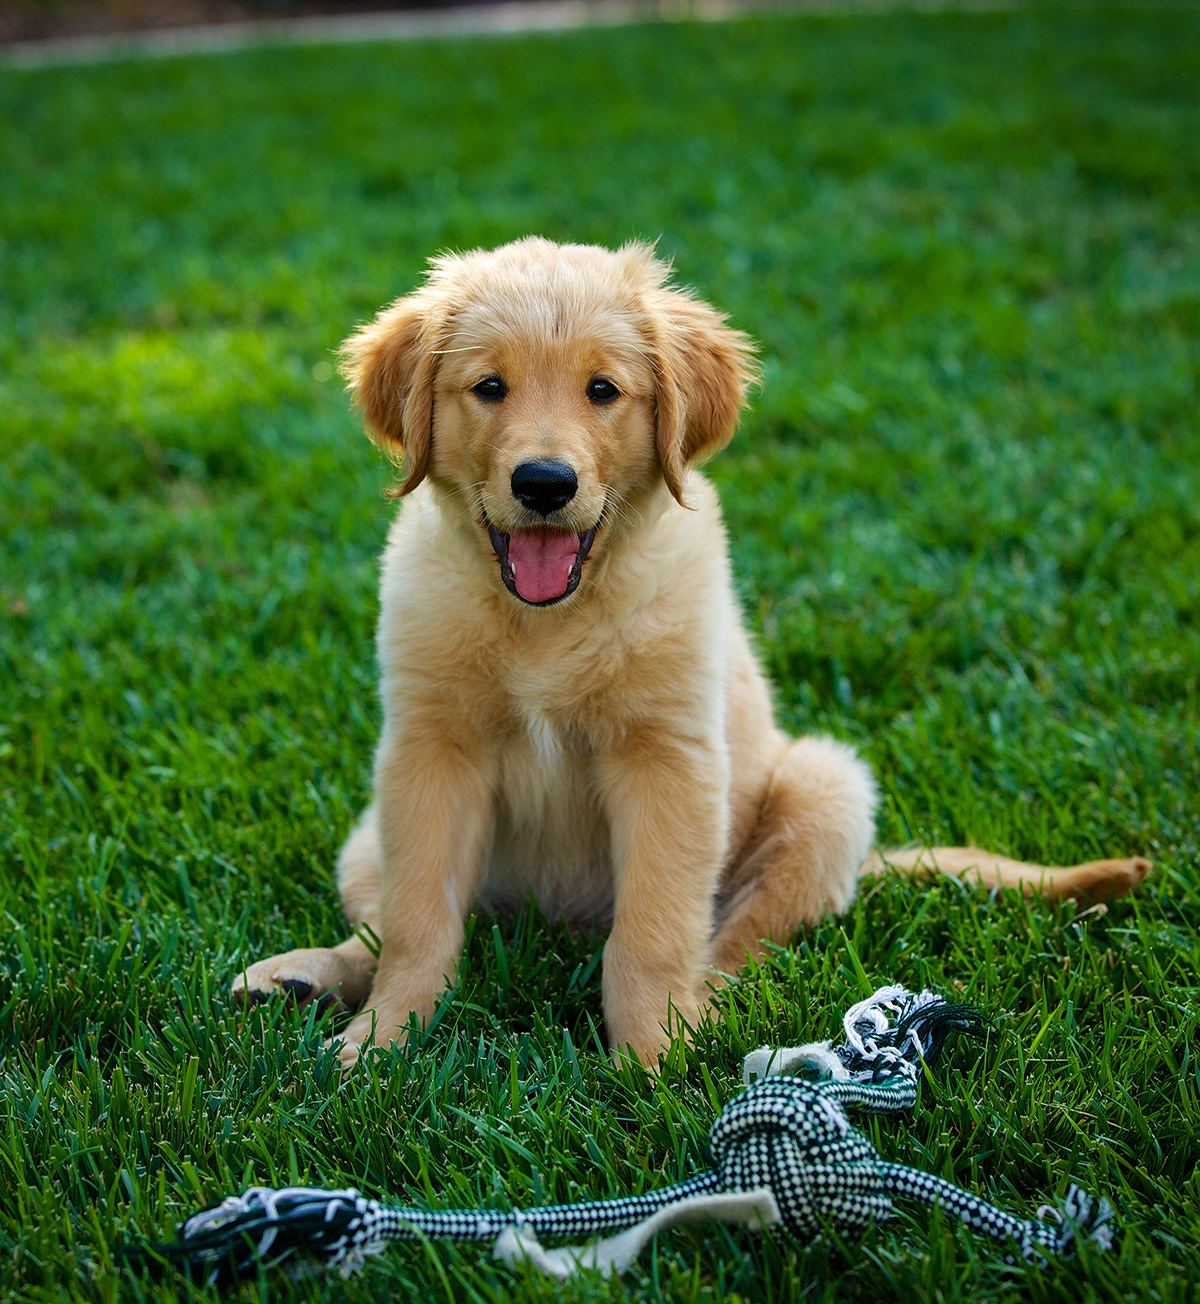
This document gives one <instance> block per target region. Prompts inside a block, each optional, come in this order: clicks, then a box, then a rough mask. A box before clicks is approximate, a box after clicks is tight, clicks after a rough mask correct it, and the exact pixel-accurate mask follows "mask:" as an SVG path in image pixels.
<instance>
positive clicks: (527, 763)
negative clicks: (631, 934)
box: [485, 700, 612, 920]
mask: <svg viewBox="0 0 1200 1304" xmlns="http://www.w3.org/2000/svg"><path fill="white" fill-rule="evenodd" d="M487 880H488V882H487V887H486V889H485V898H490V900H491V902H492V903H493V904H495V905H497V906H501V907H503V906H506V905H514V906H515V905H519V904H520V903H521V901H522V900H524V899H527V898H528V897H529V896H530V895H532V896H534V897H535V898H536V899H537V901H538V903H539V905H540V906H541V908H542V910H543V911H545V912H546V914H548V915H550V916H551V917H553V916H558V915H566V916H568V917H571V918H577V919H581V920H584V919H594V918H597V917H599V916H603V915H605V914H606V913H607V912H608V909H609V903H610V899H611V893H612V875H611V869H610V862H609V837H608V827H607V821H606V819H605V817H604V813H603V810H602V808H601V804H600V801H599V798H598V795H597V791H596V784H595V752H594V749H593V748H592V746H591V745H590V744H589V742H588V741H587V739H586V738H585V737H583V736H582V735H581V734H580V733H579V732H578V730H576V729H574V728H572V727H571V726H570V725H569V724H568V723H567V722H566V721H565V720H564V719H563V717H562V716H561V715H557V714H556V713H555V712H554V711H552V710H550V709H548V708H547V707H545V706H542V705H541V704H539V703H537V702H534V701H528V700H527V701H525V702H523V703H521V705H520V708H519V709H516V710H514V712H513V715H512V718H511V727H510V729H509V731H508V732H507V733H506V736H505V739H504V743H503V745H502V747H501V752H500V774H499V783H498V786H497V792H496V821H495V834H494V839H493V844H492V855H491V863H490V865H489V867H488V875H487Z"/></svg>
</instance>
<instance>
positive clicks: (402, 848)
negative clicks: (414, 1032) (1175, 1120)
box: [234, 238, 1148, 1063]
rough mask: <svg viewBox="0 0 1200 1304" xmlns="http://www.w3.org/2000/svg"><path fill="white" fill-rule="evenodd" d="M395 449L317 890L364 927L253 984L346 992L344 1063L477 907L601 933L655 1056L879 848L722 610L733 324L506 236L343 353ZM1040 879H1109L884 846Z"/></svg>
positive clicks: (610, 1016) (854, 766)
mask: <svg viewBox="0 0 1200 1304" xmlns="http://www.w3.org/2000/svg"><path fill="white" fill-rule="evenodd" d="M344 363H345V373H346V375H347V377H348V379H349V383H350V387H351V389H352V390H353V392H354V394H355V396H356V398H357V400H358V402H359V403H360V404H361V405H362V408H363V410H364V413H365V416H366V422H367V425H368V427H369V429H370V431H371V432H372V433H373V435H374V437H375V438H376V439H377V440H378V441H379V442H380V443H381V444H382V445H383V446H384V447H385V448H386V449H388V450H389V451H392V452H394V453H396V454H397V455H401V456H402V457H403V459H404V480H403V483H402V484H401V486H400V487H399V490H398V491H397V495H398V496H400V497H402V498H403V499H404V504H403V507H402V509H401V511H400V512H399V514H398V516H397V518H396V520H395V523H394V524H393V526H392V529H391V532H390V535H389V538H388V543H387V548H386V551H385V552H384V558H383V578H382V609H381V612H380V620H379V639H378V653H379V664H380V669H381V675H382V685H381V693H382V698H383V713H384V722H383V734H382V738H381V739H380V743H379V749H378V752H377V754H376V758H375V777H374V801H373V803H372V805H371V806H370V808H369V809H368V810H367V812H366V814H365V815H364V816H363V818H362V821H361V823H360V824H359V826H358V827H357V828H356V829H355V831H354V832H353V833H352V834H351V835H350V838H349V840H348V841H347V843H346V846H345V848H344V850H343V851H342V854H341V858H340V862H339V868H338V881H339V885H340V888H341V894H342V901H343V904H344V906H345V910H346V914H347V917H348V919H349V921H350V923H351V925H352V926H354V927H356V928H360V927H362V926H366V927H368V928H369V929H371V930H372V931H373V932H374V933H375V934H376V935H377V936H378V938H379V940H380V943H381V946H380V949H379V954H378V959H377V960H376V957H375V955H374V954H373V953H372V950H371V949H369V948H368V947H367V946H366V945H365V944H364V942H363V941H362V940H360V938H359V937H358V936H352V937H351V938H349V940H347V941H344V942H342V943H341V944H340V945H339V946H335V947H333V948H331V949H328V950H324V949H316V950H303V951H291V952H289V953H287V954H285V955H280V956H275V957H273V958H272V959H268V960H263V961H260V962H258V963H256V964H251V965H249V966H248V967H247V969H246V970H245V972H244V973H243V974H242V975H240V976H239V977H238V979H237V980H236V982H235V983H234V990H235V993H236V994H239V995H241V996H243V997H246V998H249V999H256V998H262V997H265V996H266V995H267V994H269V993H272V992H280V991H282V992H285V993H290V994H292V996H293V997H295V998H297V999H301V1000H311V999H326V1000H330V999H334V998H336V999H338V1000H340V1001H341V1002H342V1003H344V1004H345V1005H346V1006H348V1007H351V1008H353V1007H357V1006H360V1005H363V1004H364V1003H365V1004H366V1007H367V1008H366V1009H365V1010H364V1011H363V1013H361V1014H359V1015H358V1016H357V1017H356V1018H355V1019H354V1020H353V1021H352V1022H351V1023H350V1024H349V1026H348V1027H347V1028H346V1030H345V1033H344V1038H345V1040H344V1048H343V1058H344V1060H345V1062H347V1063H350V1062H352V1061H353V1060H354V1059H355V1058H356V1057H357V1055H358V1054H359V1052H360V1050H361V1048H362V1047H364V1046H365V1045H366V1044H367V1043H368V1042H369V1041H370V1040H371V1039H372V1038H374V1039H375V1040H376V1041H377V1042H379V1043H381V1044H387V1043H390V1042H393V1041H398V1040H400V1039H401V1038H402V1036H403V1028H404V1026H405V1024H407V1022H408V1020H409V1017H410V1015H411V1014H412V1013H414V1012H415V1013H416V1015H417V1016H418V1018H420V1019H422V1020H424V1019H427V1018H428V1017H429V1015H430V1014H431V1013H432V1011H433V1009H434V1006H435V1004H436V1002H437V1000H438V998H439V995H440V993H441V992H442V991H443V989H444V988H445V985H446V982H447V978H448V977H452V976H453V974H454V973H455V971H456V968H457V965H458V963H459V956H460V951H461V948H462V943H463V921H464V918H465V916H466V914H467V912H468V911H469V910H470V909H471V908H472V905H473V904H474V903H476V902H478V903H480V904H481V905H483V906H484V907H485V908H489V909H503V908H505V907H513V906H519V905H520V904H521V903H522V902H523V901H525V900H527V899H528V897H529V896H530V895H532V896H533V897H535V898H536V899H537V901H538V903H539V905H540V906H541V908H542V909H543V910H544V911H545V912H546V913H547V914H548V915H550V916H568V917H570V918H572V919H577V920H581V921H594V920H600V921H604V922H607V923H608V924H609V931H608V939H607V941H606V943H605V945H604V966H603V998H604V1016H605V1020H606V1023H607V1028H608V1036H609V1039H610V1042H611V1044H612V1046H613V1047H614V1048H617V1049H619V1050H622V1051H624V1050H626V1049H630V1050H632V1052H633V1053H634V1054H636V1055H637V1056H639V1057H640V1058H641V1059H643V1060H644V1061H646V1062H649V1063H652V1062H653V1061H654V1060H655V1058H656V1056H657V1054H658V1052H659V1050H660V1049H661V1048H662V1046H663V1045H664V1043H665V1042H666V1041H669V1038H670V1034H671V1031H672V1030H673V1028H674V1024H675V1020H676V1018H682V1019H683V1020H685V1021H686V1022H688V1023H691V1022H693V1021H694V1020H695V1019H696V1017H697V1015H698V1014H699V1012H700V1009H701V1006H702V1005H703V1003H704V1001H705V999H706V995H707V992H708V989H709V984H710V982H711V980H712V979H713V978H714V971H717V972H721V973H735V972H736V971H737V970H738V969H739V968H740V967H741V966H742V964H743V963H744V962H745V960H746V957H747V955H755V954H757V953H758V952H759V951H760V949H761V946H762V943H763V942H764V941H765V940H767V939H776V940H780V941H783V940H786V939H787V938H789V937H791V936H792V935H793V934H794V933H795V932H796V930H797V929H798V928H800V927H801V926H802V925H804V924H807V923H811V922H812V921H813V920H815V919H817V918H818V917H819V916H821V915H822V914H825V913H827V912H829V911H838V910H844V909H845V908H846V906H847V905H848V904H849V903H850V900H851V898H852V897H853V895H854V891H855V884H856V882H857V880H858V877H859V874H860V872H861V871H862V870H863V867H864V865H867V866H868V867H869V868H873V869H877V868H879V867H880V866H881V864H882V863H883V862H882V861H881V860H880V858H879V857H878V856H874V857H873V856H872V853H871V846H872V840H873V831H874V824H873V815H874V810H875V802H876V795H875V785H874V782H873V780H872V777H871V773H870V771H869V770H868V768H867V766H866V765H865V764H864V763H863V762H862V761H861V760H859V759H858V757H856V756H855V754H854V752H853V751H852V750H851V748H849V747H847V746H846V745H844V744H843V743H839V742H835V741H833V740H832V739H830V738H818V737H811V738H801V739H799V740H796V741H793V740H792V739H790V738H788V737H786V736H785V735H784V734H783V733H781V732H780V730H779V729H778V728H777V727H776V725H775V722H774V719H773V716H772V709H771V698H770V692H769V689H768V686H767V683H766V680H765V678H764V676H763V672H762V670H761V668H760V666H759V664H758V661H757V659H756V657H755V655H754V651H753V648H752V647H751V644H750V640H749V638H748V637H747V634H746V631H745V628H744V626H743V624H742V619H741V615H740V612H739V611H738V605H737V600H736V598H735V596H734V589H733V584H732V580H731V577H730V569H729V557H728V552H727V548H726V542H725V531H724V527H723V525H722V522H721V514H720V509H719V507H718V504H717V498H716V495H715V493H714V492H713V490H712V488H711V487H710V486H709V484H708V483H707V482H706V481H705V480H704V479H703V478H702V477H701V476H700V474H699V473H698V472H697V470H696V469H695V467H696V464H697V463H698V462H700V461H702V460H703V459H704V458H705V457H707V456H709V455H710V454H712V453H714V452H716V451H717V450H718V449H720V448H721V447H723V446H724V445H725V444H726V443H727V442H728V441H729V439H730V438H731V436H732V435H733V432H734V428H735V426H736V424H737V420H738V414H739V412H740V410H741V407H742V404H743V401H744V398H745V392H746V387H747V384H748V382H749V381H750V380H751V378H752V376H753V374H754V363H753V352H752V349H751V346H750V343H749V341H748V340H747V338H746V337H745V336H744V335H742V334H740V333H739V332H737V331H735V330H732V329H730V327H728V326H727V325H726V324H725V320H724V318H723V317H722V316H721V315H720V314H719V313H717V312H716V311H714V310H713V309H712V308H710V307H708V306H707V305H706V304H704V303H702V302H700V301H699V300H698V299H697V298H695V297H694V296H693V295H692V294H690V293H689V292H688V291H686V290H683V289H680V288H677V287H675V286H673V285H671V284H670V283H669V279H668V268H667V267H666V266H665V265H664V264H663V263H662V262H660V261H658V260H657V259H656V258H655V256H654V254H653V252H652V250H651V249H649V248H647V247H645V246H643V245H628V246H626V247H625V248H622V249H619V250H617V251H615V252H613V251H610V250H606V249H600V248H593V247H588V246H582V245H556V244H551V243H550V242H548V241H546V240H541V239H532V238H531V239H526V240H519V241H517V242H516V243H513V244H508V245H505V246H503V247H502V248H499V249H496V250H493V251H490V252H484V251H476V252H473V253H467V254H463V255H454V256H446V257H442V258H438V259H435V260H434V262H433V264H432V270H431V271H430V274H429V276H428V279H427V280H426V281H425V283H424V284H423V285H422V286H421V288H419V289H418V290H417V291H416V292H415V293H413V294H411V295H409V296H407V297H406V298H403V299H400V300H398V301H397V302H396V303H394V304H392V305H391V307H389V308H386V309H385V310H384V311H383V312H381V313H380V314H379V316H378V317H376V319H375V320H374V321H372V322H371V323H370V324H369V325H367V326H364V327H363V328H362V329H361V330H360V331H358V333H357V334H355V335H353V336H351V338H350V339H349V340H348V341H347V342H346V344H345V346H344ZM887 859H888V861H889V862H890V863H894V864H898V865H901V866H906V867H910V868H912V867H916V866H917V865H919V864H920V863H921V861H922V860H924V861H925V862H926V863H928V864H930V865H933V866H935V867H937V868H939V869H941V870H943V871H945V872H949V873H954V874H965V873H971V874H974V875H977V876H978V878H979V879H980V880H981V881H982V882H983V883H985V884H994V883H1002V884H1016V885H1018V886H1022V887H1024V888H1026V889H1031V888H1032V889H1037V890H1043V891H1045V892H1047V893H1048V894H1050V895H1062V894H1069V895H1082V894H1092V893H1105V894H1111V893H1115V892H1123V891H1127V890H1128V889H1129V888H1130V887H1132V886H1133V885H1134V884H1135V883H1136V882H1137V881H1139V880H1140V878H1141V877H1142V876H1143V875H1144V873H1145V872H1146V870H1147V868H1148V866H1147V864H1146V862H1145V861H1142V860H1114V861H1100V862H1095V863H1092V864H1088V865H1081V866H1077V867H1075V868H1073V869H1045V868H1042V867H1038V866H1026V865H1020V864H1018V863H1016V862H1014V861H1009V860H1006V859H1004V858H1002V857H998V856H993V855H989V854H987V853H984V852H980V851H977V850H974V849H970V848H966V849H957V850H942V849H933V850H928V849H926V850H916V851H910V852H905V853H897V854H895V855H890V856H889V857H887Z"/></svg>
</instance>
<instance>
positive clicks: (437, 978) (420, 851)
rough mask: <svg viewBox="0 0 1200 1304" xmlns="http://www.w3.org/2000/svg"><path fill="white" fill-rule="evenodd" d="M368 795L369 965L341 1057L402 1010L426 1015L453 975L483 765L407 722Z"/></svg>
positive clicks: (475, 845)
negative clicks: (374, 834)
mask: <svg viewBox="0 0 1200 1304" xmlns="http://www.w3.org/2000/svg"><path fill="white" fill-rule="evenodd" d="M375 800H376V804H377V807H378V810H379V833H380V843H381V851H382V869H383V874H382V887H381V902H380V904H381V913H380V943H381V945H380V951H379V967H378V969H377V970H376V973H375V982H374V986H373V987H372V988H371V995H370V998H369V1000H368V1008H367V1009H365V1010H364V1011H363V1013H362V1014H360V1015H359V1016H358V1017H357V1018H356V1019H354V1020H353V1021H352V1022H351V1023H350V1024H349V1025H348V1026H347V1027H346V1029H345V1032H344V1033H343V1038H344V1045H343V1047H342V1052H341V1057H342V1062H343V1064H345V1065H347V1066H349V1065H350V1064H352V1063H353V1062H354V1061H355V1060H356V1059H357V1058H358V1055H359V1053H360V1051H361V1049H362V1047H363V1046H364V1045H365V1044H366V1043H368V1042H369V1041H371V1040H372V1039H373V1040H374V1041H376V1042H377V1043H378V1044H379V1045H385V1046H386V1045H388V1044H389V1043H394V1042H399V1041H401V1040H403V1029H404V1027H405V1025H406V1024H407V1023H408V1020H409V1016H410V1015H411V1014H414V1013H415V1014H416V1015H417V1017H418V1019H420V1020H421V1021H422V1022H423V1021H425V1020H426V1019H428V1018H429V1016H430V1015H431V1014H432V1013H433V1008H434V1006H435V1005H436V1004H437V998H438V996H439V994H440V993H441V992H442V990H443V988H444V987H445V985H446V982H447V980H448V979H453V976H454V973H455V971H456V969H457V967H458V960H459V956H460V954H461V952H462V944H463V920H464V919H465V918H466V914H467V911H468V909H469V908H470V905H471V902H472V901H473V900H474V899H475V896H476V894H477V892H478V889H479V883H480V878H481V876H482V873H483V868H484V861H485V857H486V855H487V848H488V843H489V841H490V839H491V833H492V820H493V765H492V763H491V762H490V761H489V760H488V759H487V758H484V757H481V756H480V755H478V754H473V753H470V752H468V750H467V749H466V748H465V747H462V746H459V745H458V744H457V743H455V742H454V741H453V740H452V739H451V738H449V737H446V736H445V735H444V734H442V733H441V732H438V731H434V730H429V729H425V730H418V729H415V728H410V729H407V730H405V731H404V732H403V733H402V734H401V736H399V737H397V738H394V739H389V738H387V737H385V739H384V741H383V743H382V744H381V746H380V751H379V755H378V757H377V759H376V764H375Z"/></svg>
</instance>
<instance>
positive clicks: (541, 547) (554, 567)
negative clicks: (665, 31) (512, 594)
mask: <svg viewBox="0 0 1200 1304" xmlns="http://www.w3.org/2000/svg"><path fill="white" fill-rule="evenodd" d="M578 555H579V535H577V534H575V533H574V532H573V531H569V530H514V531H513V532H512V534H510V535H509V536H508V564H509V565H510V566H511V567H512V570H513V583H514V584H515V585H516V588H517V592H518V593H519V594H520V595H521V597H523V598H524V599H525V601H526V602H549V601H550V599H551V598H561V597H562V595H563V594H564V593H566V591H567V581H568V579H569V578H570V575H571V567H572V566H574V565H575V558H576V557H577V556H578Z"/></svg>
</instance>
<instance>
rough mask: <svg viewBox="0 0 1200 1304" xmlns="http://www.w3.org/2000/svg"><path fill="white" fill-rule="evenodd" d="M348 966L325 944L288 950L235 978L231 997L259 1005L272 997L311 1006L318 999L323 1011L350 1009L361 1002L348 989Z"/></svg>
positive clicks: (258, 963) (248, 967)
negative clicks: (310, 1003) (305, 948)
mask: <svg viewBox="0 0 1200 1304" xmlns="http://www.w3.org/2000/svg"><path fill="white" fill-rule="evenodd" d="M348 977H349V975H348V974H347V972H346V965H345V963H344V962H343V960H342V957H341V956H339V955H338V954H337V952H335V951H331V950H328V949H326V948H324V947H312V948H310V949H307V950H300V951H288V952H286V953H285V954H283V955H273V956H272V957H271V958H270V959H269V960H259V961H258V962H257V963H255V964H252V965H249V966H247V968H246V969H245V970H243V971H242V972H241V973H240V974H238V976H237V977H236V978H235V979H234V980H233V983H232V985H231V986H230V989H229V998H230V1000H232V1001H234V1002H239V1001H240V1002H243V1003H244V1004H247V1005H257V1004H260V1003H261V1002H263V1001H268V1000H271V999H272V998H280V999H285V1000H289V1001H293V1002H294V1003H295V1004H297V1005H302V1006H303V1005H307V1004H309V1002H310V1001H316V1002H317V1004H318V1008H320V1009H321V1010H322V1011H324V1010H327V1009H337V1010H340V1011H348V1010H349V1009H351V1008H353V1005H355V1004H357V1001H355V1000H354V994H353V993H351V992H347V991H346V987H347V978H348Z"/></svg>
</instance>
